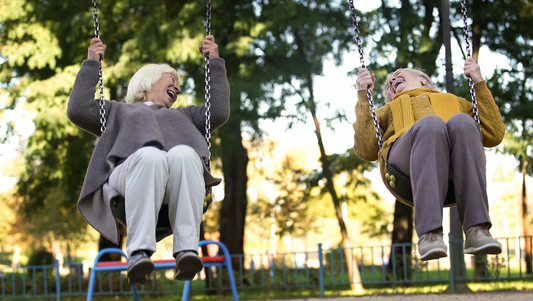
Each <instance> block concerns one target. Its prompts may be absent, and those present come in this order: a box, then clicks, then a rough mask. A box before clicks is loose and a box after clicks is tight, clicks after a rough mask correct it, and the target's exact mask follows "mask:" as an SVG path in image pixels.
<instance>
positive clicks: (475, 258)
mask: <svg viewBox="0 0 533 301" xmlns="http://www.w3.org/2000/svg"><path fill="white" fill-rule="evenodd" d="M473 258H474V279H475V278H476V275H477V264H476V262H477V256H476V255H474V256H473Z"/></svg>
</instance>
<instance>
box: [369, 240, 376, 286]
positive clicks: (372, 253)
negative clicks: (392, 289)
mask: <svg viewBox="0 0 533 301" xmlns="http://www.w3.org/2000/svg"><path fill="white" fill-rule="evenodd" d="M370 253H371V257H370V260H372V281H376V269H375V265H374V247H370Z"/></svg>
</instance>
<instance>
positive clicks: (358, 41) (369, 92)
mask: <svg viewBox="0 0 533 301" xmlns="http://www.w3.org/2000/svg"><path fill="white" fill-rule="evenodd" d="M349 2H350V10H351V16H352V21H353V27H354V32H355V44H356V45H357V49H358V51H359V56H360V58H359V60H360V61H361V68H366V66H365V58H364V56H363V46H362V44H363V43H362V41H361V37H360V36H359V35H360V31H359V23H358V22H357V16H356V14H355V6H354V4H353V0H349ZM366 96H367V98H368V103H369V104H370V111H371V113H372V119H373V121H374V129H375V130H376V138H378V146H379V149H380V150H381V147H382V146H383V141H382V138H383V135H382V134H381V132H380V131H379V129H380V126H379V122H378V115H377V114H376V106H375V104H374V97H373V96H372V89H371V87H370V86H368V87H367V88H366Z"/></svg>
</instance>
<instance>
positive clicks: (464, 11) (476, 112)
mask: <svg viewBox="0 0 533 301" xmlns="http://www.w3.org/2000/svg"><path fill="white" fill-rule="evenodd" d="M461 12H462V14H463V23H464V27H463V32H464V37H465V42H466V57H467V58H469V57H471V55H470V37H469V34H468V32H469V31H468V24H467V9H466V0H461ZM468 85H469V86H470V95H472V105H473V106H474V109H473V111H474V120H475V121H476V122H477V124H478V125H479V124H480V120H479V109H478V107H477V99H476V90H475V89H474V80H472V78H471V77H468Z"/></svg>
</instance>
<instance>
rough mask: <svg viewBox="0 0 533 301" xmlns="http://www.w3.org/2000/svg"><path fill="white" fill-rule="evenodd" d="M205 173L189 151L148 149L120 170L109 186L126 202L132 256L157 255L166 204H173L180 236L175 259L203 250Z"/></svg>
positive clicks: (182, 148)
mask: <svg viewBox="0 0 533 301" xmlns="http://www.w3.org/2000/svg"><path fill="white" fill-rule="evenodd" d="M203 173H204V168H203V165H202V161H201V160H200V157H199V156H198V154H197V153H196V151H194V149H192V148H191V147H189V146H186V145H178V146H175V147H173V148H172V149H171V150H170V151H169V152H168V153H167V152H165V151H161V150H159V149H157V148H155V147H143V148H140V149H139V150H137V151H136V152H135V153H133V154H132V155H131V156H129V157H128V158H127V159H126V160H125V161H124V162H123V163H122V164H121V165H119V166H117V167H116V168H115V169H114V170H113V172H112V173H111V176H110V177H109V185H110V186H111V187H113V188H115V189H116V190H117V191H118V192H119V193H120V194H121V195H122V196H124V198H125V199H126V223H127V225H128V227H127V235H128V237H127V240H126V250H127V252H128V256H131V254H132V253H133V252H134V251H137V250H148V251H150V252H152V253H153V252H155V251H156V249H157V247H156V237H155V229H156V225H157V217H158V214H159V209H160V208H161V205H162V204H168V206H169V208H168V210H169V216H168V218H169V220H170V225H171V227H172V233H174V242H173V254H176V253H177V252H179V251H183V250H197V249H198V242H199V239H200V223H201V222H202V214H203V202H204V196H205V182H204V177H203Z"/></svg>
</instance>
